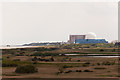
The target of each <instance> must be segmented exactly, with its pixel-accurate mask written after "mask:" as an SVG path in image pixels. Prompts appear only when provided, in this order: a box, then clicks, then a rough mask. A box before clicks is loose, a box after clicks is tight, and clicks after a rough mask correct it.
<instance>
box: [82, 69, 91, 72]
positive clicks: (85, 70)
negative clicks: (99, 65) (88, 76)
mask: <svg viewBox="0 0 120 80" xmlns="http://www.w3.org/2000/svg"><path fill="white" fill-rule="evenodd" d="M84 72H93V71H90V70H88V69H86V70H84Z"/></svg>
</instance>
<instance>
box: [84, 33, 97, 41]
mask: <svg viewBox="0 0 120 80" xmlns="http://www.w3.org/2000/svg"><path fill="white" fill-rule="evenodd" d="M85 39H96V34H95V33H93V32H89V33H88V34H86V36H85Z"/></svg>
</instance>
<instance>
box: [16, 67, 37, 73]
mask: <svg viewBox="0 0 120 80" xmlns="http://www.w3.org/2000/svg"><path fill="white" fill-rule="evenodd" d="M15 72H16V73H35V72H38V69H37V68H36V67H35V66H33V65H22V66H18V67H17V68H16V70H15Z"/></svg>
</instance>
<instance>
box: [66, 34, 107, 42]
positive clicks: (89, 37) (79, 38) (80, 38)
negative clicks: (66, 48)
mask: <svg viewBox="0 0 120 80" xmlns="http://www.w3.org/2000/svg"><path fill="white" fill-rule="evenodd" d="M68 42H69V43H76V44H94V43H108V41H106V40H105V39H97V38H96V34H95V33H92V32H90V33H88V34H86V35H70V36H69V40H68Z"/></svg>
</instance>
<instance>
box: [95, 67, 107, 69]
mask: <svg viewBox="0 0 120 80" xmlns="http://www.w3.org/2000/svg"><path fill="white" fill-rule="evenodd" d="M94 69H106V68H104V67H96V68H94Z"/></svg>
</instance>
